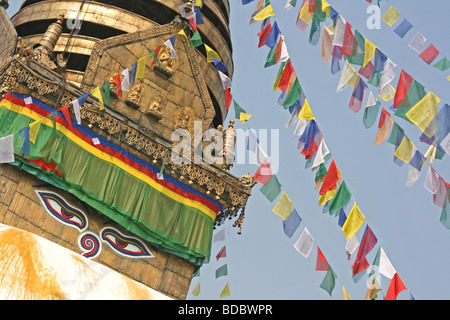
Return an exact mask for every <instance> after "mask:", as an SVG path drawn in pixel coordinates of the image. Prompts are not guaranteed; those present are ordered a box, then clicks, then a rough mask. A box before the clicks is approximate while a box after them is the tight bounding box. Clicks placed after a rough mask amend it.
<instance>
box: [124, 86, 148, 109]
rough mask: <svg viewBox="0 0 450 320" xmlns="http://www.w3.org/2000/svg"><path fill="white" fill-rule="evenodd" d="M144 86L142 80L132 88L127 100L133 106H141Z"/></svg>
mask: <svg viewBox="0 0 450 320" xmlns="http://www.w3.org/2000/svg"><path fill="white" fill-rule="evenodd" d="M143 91H144V89H143V87H142V84H141V83H140V82H138V83H136V84H135V85H134V86H133V87H132V88H131V90H130V93H129V94H128V96H127V99H126V100H125V101H126V103H127V104H128V105H131V106H132V107H133V108H137V109H138V108H140V107H141V99H142V96H143Z"/></svg>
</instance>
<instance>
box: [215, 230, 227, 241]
mask: <svg viewBox="0 0 450 320" xmlns="http://www.w3.org/2000/svg"><path fill="white" fill-rule="evenodd" d="M223 240H225V229H221V230H220V231H217V232H216V233H215V234H214V236H213V242H216V241H223Z"/></svg>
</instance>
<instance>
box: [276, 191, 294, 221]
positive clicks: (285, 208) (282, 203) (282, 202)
mask: <svg viewBox="0 0 450 320" xmlns="http://www.w3.org/2000/svg"><path fill="white" fill-rule="evenodd" d="M293 209H294V208H293V205H292V201H291V199H289V197H288V195H287V194H286V192H285V191H283V193H282V194H281V197H280V199H278V202H277V204H276V205H275V207H274V208H273V209H272V212H273V213H275V214H277V215H278V216H280V217H281V218H283V220H286V219H287V218H288V217H289V215H290V214H291V213H292V210H293Z"/></svg>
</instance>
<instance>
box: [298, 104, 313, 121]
mask: <svg viewBox="0 0 450 320" xmlns="http://www.w3.org/2000/svg"><path fill="white" fill-rule="evenodd" d="M298 118H299V119H300V120H315V119H316V118H314V114H313V112H312V110H311V107H310V106H309V103H308V99H305V103H304V104H303V107H302V108H301V109H300V112H299V113H298Z"/></svg>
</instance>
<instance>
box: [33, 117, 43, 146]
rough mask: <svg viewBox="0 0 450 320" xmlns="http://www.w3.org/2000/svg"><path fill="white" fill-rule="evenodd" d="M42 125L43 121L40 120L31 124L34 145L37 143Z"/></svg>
mask: <svg viewBox="0 0 450 320" xmlns="http://www.w3.org/2000/svg"><path fill="white" fill-rule="evenodd" d="M41 123H42V121H41V120H38V121H34V122H33V123H31V124H30V142H31V143H33V144H35V143H36V138H37V135H38V133H39V129H40V128H41Z"/></svg>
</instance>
